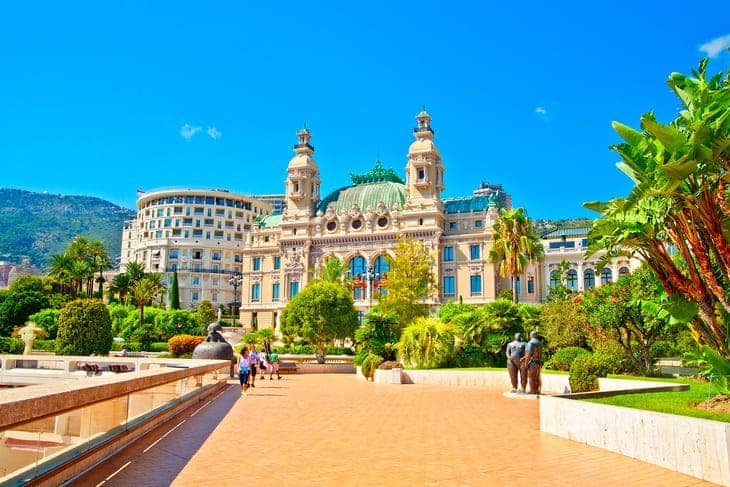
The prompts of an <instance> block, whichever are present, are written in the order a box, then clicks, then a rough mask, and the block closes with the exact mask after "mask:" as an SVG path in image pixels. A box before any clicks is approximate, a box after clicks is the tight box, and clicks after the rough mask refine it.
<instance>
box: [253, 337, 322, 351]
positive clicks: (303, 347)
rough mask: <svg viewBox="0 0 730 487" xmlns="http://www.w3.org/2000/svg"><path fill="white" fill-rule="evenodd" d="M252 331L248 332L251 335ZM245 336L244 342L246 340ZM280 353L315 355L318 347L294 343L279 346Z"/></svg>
mask: <svg viewBox="0 0 730 487" xmlns="http://www.w3.org/2000/svg"><path fill="white" fill-rule="evenodd" d="M249 334H250V333H247V334H246V336H247V335H249ZM245 338H246V337H245V336H244V342H245ZM278 351H279V353H290V354H293V355H314V354H315V353H316V351H317V349H316V348H315V347H314V346H313V345H307V344H301V343H292V344H290V345H282V346H281V347H279V348H278Z"/></svg>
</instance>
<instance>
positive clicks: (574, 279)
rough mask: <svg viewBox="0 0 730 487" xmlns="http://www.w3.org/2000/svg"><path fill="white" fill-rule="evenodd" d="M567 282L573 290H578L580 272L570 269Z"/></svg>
mask: <svg viewBox="0 0 730 487" xmlns="http://www.w3.org/2000/svg"><path fill="white" fill-rule="evenodd" d="M565 281H566V284H567V286H568V289H570V290H571V291H578V273H577V272H576V271H575V269H570V270H569V271H568V273H567V275H566V279H565Z"/></svg>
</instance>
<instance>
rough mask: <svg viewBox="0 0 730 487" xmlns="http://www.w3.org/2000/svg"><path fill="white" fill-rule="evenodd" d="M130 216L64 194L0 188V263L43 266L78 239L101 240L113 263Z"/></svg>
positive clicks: (129, 212)
mask: <svg viewBox="0 0 730 487" xmlns="http://www.w3.org/2000/svg"><path fill="white" fill-rule="evenodd" d="M134 217H135V212H134V211H132V210H130V209H127V208H122V207H121V206H117V205H115V204H113V203H111V202H109V201H106V200H103V199H101V198H95V197H92V196H67V195H60V194H47V193H33V192H30V191H24V190H20V189H2V188H0V260H5V261H10V262H20V261H21V259H22V258H23V257H27V258H29V259H30V261H31V263H32V264H35V265H36V266H37V267H38V268H41V269H42V268H44V267H46V266H47V265H48V263H49V262H50V259H51V256H52V255H53V254H59V253H61V252H63V251H64V250H66V247H68V244H69V243H71V241H72V240H73V239H74V238H76V237H78V236H81V235H83V236H85V237H87V238H89V239H90V240H101V241H102V242H103V243H104V247H106V249H107V252H109V257H110V258H111V259H112V261H114V259H115V257H117V256H118V255H119V253H120V251H121V247H122V228H123V223H124V221H125V220H130V219H133V218H134Z"/></svg>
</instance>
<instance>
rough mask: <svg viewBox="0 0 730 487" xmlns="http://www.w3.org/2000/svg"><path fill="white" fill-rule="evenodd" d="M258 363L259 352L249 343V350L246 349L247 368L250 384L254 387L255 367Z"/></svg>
mask: <svg viewBox="0 0 730 487" xmlns="http://www.w3.org/2000/svg"><path fill="white" fill-rule="evenodd" d="M258 364H259V354H258V353H257V352H256V345H251V350H249V351H248V368H249V369H250V370H251V375H250V376H249V377H250V382H251V383H250V384H249V385H250V386H251V387H256V367H257V366H258Z"/></svg>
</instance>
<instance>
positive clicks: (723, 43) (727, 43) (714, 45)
mask: <svg viewBox="0 0 730 487" xmlns="http://www.w3.org/2000/svg"><path fill="white" fill-rule="evenodd" d="M728 47H730V34H727V35H724V36H720V37H715V38H714V39H712V40H710V41H707V42H705V43H704V44H702V45H701V46H700V51H702V52H704V53H705V54H707V55H708V56H710V57H712V58H714V57H717V56H718V54H720V53H721V52H722V51H724V50H725V49H727V48H728Z"/></svg>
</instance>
